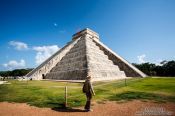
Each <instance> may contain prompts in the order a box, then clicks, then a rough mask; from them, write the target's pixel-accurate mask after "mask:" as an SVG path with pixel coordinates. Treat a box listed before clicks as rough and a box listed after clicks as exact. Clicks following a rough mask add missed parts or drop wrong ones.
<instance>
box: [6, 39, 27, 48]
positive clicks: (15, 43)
mask: <svg viewBox="0 0 175 116" xmlns="http://www.w3.org/2000/svg"><path fill="white" fill-rule="evenodd" d="M9 45H11V46H14V47H15V49H17V50H27V49H28V45H27V44H26V43H23V42H19V41H10V42H9Z"/></svg>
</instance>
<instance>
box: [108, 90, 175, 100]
mask: <svg viewBox="0 0 175 116" xmlns="http://www.w3.org/2000/svg"><path fill="white" fill-rule="evenodd" d="M109 100H112V101H121V100H125V101H130V100H154V101H156V102H168V101H169V102H175V97H174V96H164V95H158V94H153V93H146V92H133V91H127V92H124V93H121V94H115V95H113V96H110V97H109Z"/></svg>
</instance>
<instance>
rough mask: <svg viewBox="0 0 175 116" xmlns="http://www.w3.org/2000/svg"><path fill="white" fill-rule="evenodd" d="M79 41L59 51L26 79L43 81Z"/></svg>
mask: <svg viewBox="0 0 175 116" xmlns="http://www.w3.org/2000/svg"><path fill="white" fill-rule="evenodd" d="M79 39H80V38H79ZM79 39H77V40H75V41H72V42H70V43H68V44H67V45H66V46H65V47H63V48H62V49H61V50H59V51H58V52H56V53H55V54H54V55H52V56H51V57H50V58H48V59H47V60H46V61H45V62H43V63H42V64H41V65H40V66H38V67H37V68H35V69H34V70H32V71H31V72H29V73H28V74H27V75H26V77H27V78H29V79H34V80H41V79H43V75H44V76H45V75H46V74H47V73H48V72H49V71H50V70H51V69H52V68H53V67H54V66H55V65H56V64H57V63H58V62H59V61H60V60H61V59H62V58H63V56H65V54H66V53H67V52H68V51H69V50H70V49H71V48H72V47H73V46H74V45H75V44H76V43H77V41H78V40H79Z"/></svg>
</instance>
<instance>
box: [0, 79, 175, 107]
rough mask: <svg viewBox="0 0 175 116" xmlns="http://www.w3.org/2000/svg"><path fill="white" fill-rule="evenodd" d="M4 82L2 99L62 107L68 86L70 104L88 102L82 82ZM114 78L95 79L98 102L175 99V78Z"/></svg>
mask: <svg viewBox="0 0 175 116" xmlns="http://www.w3.org/2000/svg"><path fill="white" fill-rule="evenodd" d="M9 82H10V83H11V84H4V85H0V102H2V101H8V102H18V103H28V104H30V105H34V106H38V107H51V108H53V107H62V104H63V103H64V87H65V86H67V87H68V105H69V106H70V107H75V106H81V105H84V104H85V101H86V98H85V95H84V94H83V93H82V84H81V83H66V82H52V81H27V82H26V81H17V80H11V81H9ZM126 82H127V85H126V86H125V81H124V80H117V81H110V82H96V83H93V85H94V89H95V93H96V96H95V97H94V98H93V99H94V100H95V101H97V102H99V103H100V102H103V101H106V100H113V101H127V100H133V99H140V100H144V101H145V100H154V101H156V102H167V101H169V102H175V78H144V79H141V78H133V79H127V81H126Z"/></svg>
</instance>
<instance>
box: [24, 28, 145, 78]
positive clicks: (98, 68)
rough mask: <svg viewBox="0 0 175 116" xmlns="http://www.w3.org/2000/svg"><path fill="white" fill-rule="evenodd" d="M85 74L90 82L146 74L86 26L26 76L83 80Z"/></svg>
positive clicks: (143, 75)
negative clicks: (89, 78) (89, 77)
mask: <svg viewBox="0 0 175 116" xmlns="http://www.w3.org/2000/svg"><path fill="white" fill-rule="evenodd" d="M87 75H90V76H91V77H92V80H93V81H102V80H116V79H124V78H127V77H146V75H145V74H144V73H143V72H141V71H140V70H138V69H137V68H136V67H134V66H133V65H132V64H131V63H129V62H128V61H126V60H125V59H124V58H122V57H121V56H119V55H118V54H116V53H115V52H113V51H112V50H111V49H109V48H108V47H107V46H106V45H104V44H103V43H102V42H100V39H99V34H98V33H96V32H94V31H92V30H91V29H88V28H86V29H84V30H82V31H80V32H77V33H76V34H74V35H73V36H72V41H71V42H68V44H67V45H65V46H64V47H63V48H62V49H60V50H59V51H57V52H56V53H55V54H54V55H52V56H51V57H50V58H48V59H47V60H46V61H44V62H43V63H42V64H41V65H39V66H38V67H36V68H35V69H33V70H32V71H31V72H29V73H28V74H27V75H26V76H27V78H28V79H34V80H42V79H51V80H85V79H86V77H87Z"/></svg>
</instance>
